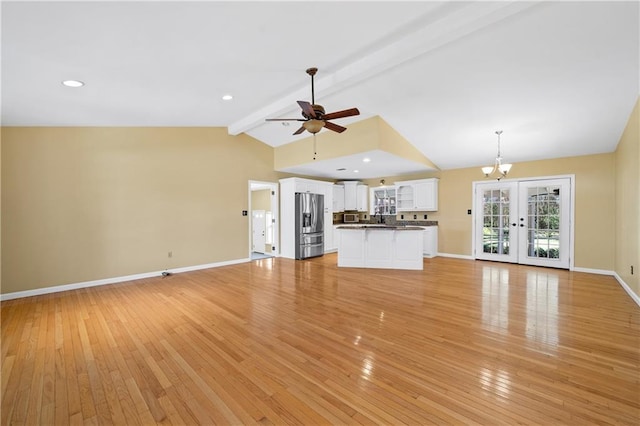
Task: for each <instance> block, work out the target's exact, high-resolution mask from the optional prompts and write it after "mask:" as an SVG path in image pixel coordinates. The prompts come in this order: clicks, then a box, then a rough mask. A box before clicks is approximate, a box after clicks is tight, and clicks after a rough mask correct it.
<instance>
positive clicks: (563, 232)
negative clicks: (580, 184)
mask: <svg viewBox="0 0 640 426" xmlns="http://www.w3.org/2000/svg"><path fill="white" fill-rule="evenodd" d="M571 184H572V179H571V178H569V177H562V178H553V179H536V180H521V181H503V182H500V181H494V182H481V183H480V182H478V183H475V184H474V187H475V188H474V191H475V195H474V197H475V198H474V210H475V212H476V214H475V217H474V245H475V247H474V252H475V258H476V259H483V260H495V261H501V262H511V263H521V264H526V265H537V266H550V267H554V268H564V269H569V267H570V252H571V247H572V232H571V217H572V213H571V212H572V209H573V207H572V205H571V203H572V199H573V197H571V191H572V188H571Z"/></svg>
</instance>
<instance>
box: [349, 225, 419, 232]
mask: <svg viewBox="0 0 640 426" xmlns="http://www.w3.org/2000/svg"><path fill="white" fill-rule="evenodd" d="M338 229H355V230H358V231H361V230H363V229H365V230H368V231H423V230H424V229H423V228H421V227H419V226H405V225H343V226H338Z"/></svg>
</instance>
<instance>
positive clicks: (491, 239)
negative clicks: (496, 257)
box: [482, 189, 509, 254]
mask: <svg viewBox="0 0 640 426" xmlns="http://www.w3.org/2000/svg"><path fill="white" fill-rule="evenodd" d="M483 205H484V208H483V216H484V217H483V221H482V223H483V229H482V251H483V252H484V253H497V254H509V190H508V189H502V190H500V189H493V190H485V191H483Z"/></svg>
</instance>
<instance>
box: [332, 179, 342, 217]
mask: <svg viewBox="0 0 640 426" xmlns="http://www.w3.org/2000/svg"><path fill="white" fill-rule="evenodd" d="M343 211H344V186H343V185H333V212H334V213H342V212H343Z"/></svg>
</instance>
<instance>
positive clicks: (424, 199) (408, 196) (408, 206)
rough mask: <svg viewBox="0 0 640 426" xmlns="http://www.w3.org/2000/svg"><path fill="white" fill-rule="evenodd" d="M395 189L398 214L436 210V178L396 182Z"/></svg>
mask: <svg viewBox="0 0 640 426" xmlns="http://www.w3.org/2000/svg"><path fill="white" fill-rule="evenodd" d="M395 189H396V203H397V209H398V211H399V212H403V211H405V212H406V211H427V212H428V211H437V210H438V179H437V178H431V179H420V180H412V181H404V182H396V183H395Z"/></svg>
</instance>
